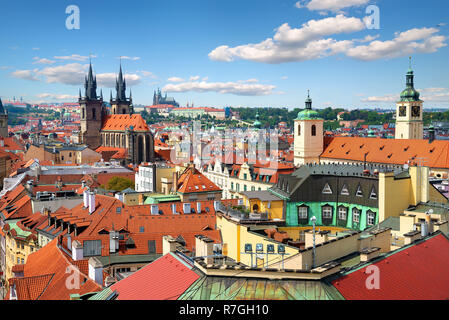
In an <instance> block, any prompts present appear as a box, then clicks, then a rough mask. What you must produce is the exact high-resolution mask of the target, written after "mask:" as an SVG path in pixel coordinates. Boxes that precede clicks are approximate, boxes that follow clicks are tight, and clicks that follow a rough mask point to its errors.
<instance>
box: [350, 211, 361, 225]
mask: <svg viewBox="0 0 449 320" xmlns="http://www.w3.org/2000/svg"><path fill="white" fill-rule="evenodd" d="M360 213H361V210H359V209H357V208H352V222H356V223H359V222H360ZM356 217H357V219H356Z"/></svg>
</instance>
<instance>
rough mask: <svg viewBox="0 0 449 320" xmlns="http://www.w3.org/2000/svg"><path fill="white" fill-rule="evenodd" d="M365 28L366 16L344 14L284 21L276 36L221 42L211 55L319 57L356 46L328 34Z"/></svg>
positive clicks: (219, 57) (260, 59)
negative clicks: (237, 42) (299, 24)
mask: <svg viewBox="0 0 449 320" xmlns="http://www.w3.org/2000/svg"><path fill="white" fill-rule="evenodd" d="M363 29H365V24H364V23H363V21H362V20H360V19H358V18H348V17H345V16H344V15H341V14H340V15H337V16H336V17H329V18H324V19H321V20H310V21H308V22H307V23H305V24H303V25H302V27H301V28H291V27H290V26H289V25H288V24H287V23H284V24H283V25H281V26H280V27H279V28H277V29H276V33H275V35H274V37H273V38H268V39H266V40H264V41H262V42H260V43H256V44H247V45H242V46H238V47H234V48H230V47H228V46H220V47H217V48H216V49H214V50H213V51H212V52H210V53H209V57H210V59H212V60H217V61H226V62H230V61H233V60H234V59H243V60H251V61H256V62H264V63H273V64H274V63H284V62H292V61H306V60H313V59H319V58H322V57H325V56H329V55H332V54H336V53H339V52H342V51H345V50H347V49H348V48H349V47H350V46H352V41H349V40H342V41H337V40H334V39H331V38H323V37H324V36H329V35H332V34H340V33H350V32H356V31H360V30H363Z"/></svg>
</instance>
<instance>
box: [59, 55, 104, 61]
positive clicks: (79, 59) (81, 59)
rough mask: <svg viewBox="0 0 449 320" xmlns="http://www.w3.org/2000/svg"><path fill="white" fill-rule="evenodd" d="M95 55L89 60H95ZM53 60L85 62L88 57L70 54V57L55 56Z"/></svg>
mask: <svg viewBox="0 0 449 320" xmlns="http://www.w3.org/2000/svg"><path fill="white" fill-rule="evenodd" d="M96 57H97V56H96V55H91V56H90V58H96ZM54 59H58V60H74V61H87V60H89V56H81V55H79V54H72V55H70V56H55V57H54Z"/></svg>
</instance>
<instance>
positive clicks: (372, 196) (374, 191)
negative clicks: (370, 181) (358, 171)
mask: <svg viewBox="0 0 449 320" xmlns="http://www.w3.org/2000/svg"><path fill="white" fill-rule="evenodd" d="M369 198H370V199H373V200H377V192H376V188H374V187H373V188H372V189H371V193H370V195H369Z"/></svg>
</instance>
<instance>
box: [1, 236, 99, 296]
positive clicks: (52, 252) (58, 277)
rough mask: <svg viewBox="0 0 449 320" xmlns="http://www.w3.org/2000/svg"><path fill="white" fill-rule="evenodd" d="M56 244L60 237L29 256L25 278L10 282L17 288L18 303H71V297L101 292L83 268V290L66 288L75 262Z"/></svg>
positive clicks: (81, 279)
mask: <svg viewBox="0 0 449 320" xmlns="http://www.w3.org/2000/svg"><path fill="white" fill-rule="evenodd" d="M57 243H58V238H56V239H54V240H53V241H51V242H50V243H48V244H47V245H46V246H44V247H43V248H41V249H39V250H38V251H36V252H34V253H32V254H30V255H29V256H28V259H27V262H26V264H25V266H24V277H23V278H12V279H10V284H15V285H16V290H17V297H18V300H69V299H70V294H81V295H82V294H86V293H89V292H96V291H100V290H101V287H100V286H99V285H98V284H96V283H95V282H94V281H92V280H90V279H89V277H88V275H87V274H86V273H83V270H82V269H86V268H82V269H80V277H81V278H80V282H79V284H80V288H79V289H76V288H74V289H71V288H68V287H67V285H66V283H67V279H68V276H70V275H73V272H72V273H66V270H67V268H69V267H70V266H71V265H73V264H75V262H74V261H73V260H72V259H71V257H69V256H67V255H66V254H64V253H63V252H62V251H61V250H60V249H59V248H58V246H57ZM79 264H80V263H78V265H79ZM84 271H86V270H84ZM84 280H86V281H85V282H84Z"/></svg>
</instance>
